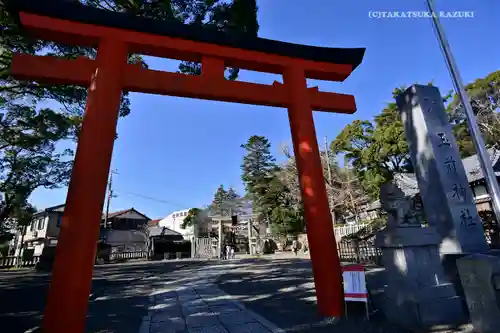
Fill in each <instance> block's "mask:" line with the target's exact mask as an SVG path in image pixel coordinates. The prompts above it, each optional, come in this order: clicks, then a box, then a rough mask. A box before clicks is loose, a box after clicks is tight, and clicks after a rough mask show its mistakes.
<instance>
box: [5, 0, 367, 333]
mask: <svg viewBox="0 0 500 333" xmlns="http://www.w3.org/2000/svg"><path fill="white" fill-rule="evenodd" d="M9 10H11V11H12V12H13V13H15V14H17V15H18V17H19V21H20V24H21V26H22V27H23V28H24V30H25V31H26V32H27V33H29V34H30V35H31V36H34V37H37V38H41V39H46V40H50V41H54V42H58V43H63V44H68V45H79V46H88V47H95V48H97V50H98V51H97V57H96V59H95V60H92V59H89V58H84V57H83V58H78V59H75V60H69V59H61V58H55V57H48V56H33V55H26V54H15V55H14V59H13V62H12V68H11V72H12V75H13V76H14V77H16V78H19V79H26V80H34V81H38V82H43V83H48V84H75V85H82V86H88V87H89V91H88V98H87V106H86V109H85V114H84V118H83V125H82V129H81V133H80V136H79V140H78V147H77V151H76V156H75V163H74V167H73V172H72V176H71V182H70V185H69V189H68V195H67V199H66V208H65V211H64V217H63V221H62V224H61V232H60V236H59V239H58V244H57V251H56V258H55V262H54V266H53V271H52V282H51V286H50V291H49V295H48V300H47V304H46V308H45V318H44V332H45V333H67V332H72V333H83V331H84V327H85V317H86V312H87V306H88V295H89V293H90V287H91V280H92V272H93V265H94V260H95V252H96V240H97V238H98V234H99V223H100V219H101V212H102V207H103V201H104V197H105V191H106V184H107V176H108V172H109V168H110V163H111V155H112V150H113V143H114V139H115V133H116V124H117V119H118V109H119V104H120V97H121V94H122V91H123V90H127V91H137V92H145V93H153V94H162V95H171V96H180V97H191V98H201V99H208V100H217V101H226V102H236V103H246V104H256V105H267V106H274V107H284V108H288V116H289V119H290V128H291V133H292V140H293V147H294V153H295V156H296V160H297V167H298V172H299V179H300V188H301V194H302V199H303V204H304V212H305V218H306V222H307V236H308V239H309V246H310V254H311V261H312V266H313V274H314V282H315V287H316V295H317V301H318V308H319V311H320V313H321V314H323V315H326V316H335V317H338V316H341V315H342V311H343V295H342V281H341V269H340V261H339V258H338V255H337V248H336V243H335V238H334V233H333V226H332V219H331V214H330V210H329V207H328V201H327V196H326V189H325V183H324V178H323V173H322V166H321V161H320V156H319V149H318V143H317V138H316V132H315V128H314V122H313V114H312V110H317V111H326V112H338V113H353V112H355V110H356V105H355V101H354V97H353V96H351V95H344V94H336V93H330V92H321V91H319V90H318V88H308V87H307V83H306V79H307V78H311V79H320V80H330V81H343V80H344V79H346V78H347V77H348V76H349V75H350V74H351V72H352V71H353V70H354V69H355V68H356V67H357V66H358V65H359V64H360V63H361V61H362V58H363V55H364V49H337V48H321V47H312V46H304V45H297V44H290V43H283V42H279V41H274V40H268V39H263V38H254V37H252V38H248V37H242V36H233V35H231V36H229V35H226V34H223V33H220V32H214V31H207V30H206V29H201V28H195V27H191V26H185V25H182V24H178V23H173V22H161V21H157V20H150V19H144V18H139V17H136V16H133V15H128V14H123V13H114V12H109V11H104V10H99V9H95V8H90V7H86V6H83V5H81V4H79V3H76V2H68V1H61V0H52V1H40V0H16V1H11V4H10V7H9ZM130 53H138V54H144V55H151V56H157V57H165V58H171V59H179V60H187V61H196V62H200V63H201V64H202V73H201V75H199V76H188V75H184V74H179V73H169V72H163V71H155V70H149V69H145V68H142V67H141V66H140V65H136V64H127V59H128V55H129V54H130ZM225 67H235V68H242V69H249V70H255V71H260V72H267V73H276V74H281V75H283V79H284V82H283V83H277V82H276V83H274V84H273V85H265V84H255V83H246V82H234V81H228V80H225V78H224V68H225ZM285 306H286V305H285Z"/></svg>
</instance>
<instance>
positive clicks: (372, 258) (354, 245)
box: [338, 240, 382, 266]
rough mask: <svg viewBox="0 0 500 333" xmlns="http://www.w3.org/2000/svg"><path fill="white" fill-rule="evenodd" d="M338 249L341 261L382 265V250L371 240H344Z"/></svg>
mask: <svg viewBox="0 0 500 333" xmlns="http://www.w3.org/2000/svg"><path fill="white" fill-rule="evenodd" d="M338 249H339V257H340V261H345V262H352V263H358V264H374V265H377V266H380V265H382V250H381V249H379V248H376V247H375V246H374V245H373V243H372V242H371V241H359V240H342V241H341V242H340V243H339V245H338Z"/></svg>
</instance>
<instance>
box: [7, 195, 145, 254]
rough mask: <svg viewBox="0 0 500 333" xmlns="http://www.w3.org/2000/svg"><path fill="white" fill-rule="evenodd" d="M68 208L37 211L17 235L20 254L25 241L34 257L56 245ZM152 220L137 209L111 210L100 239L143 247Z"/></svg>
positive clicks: (112, 244)
mask: <svg viewBox="0 0 500 333" xmlns="http://www.w3.org/2000/svg"><path fill="white" fill-rule="evenodd" d="M64 207H65V205H64V204H62V205H57V206H53V207H48V208H46V209H44V210H41V211H39V212H37V213H36V214H34V216H33V222H32V223H31V225H29V226H28V227H27V228H25V230H24V232H19V233H18V234H17V235H16V237H15V244H14V246H15V249H16V255H18V254H19V252H20V249H21V244H24V245H23V249H24V251H25V253H27V252H29V253H30V254H32V255H34V256H39V255H41V254H42V252H43V249H44V247H45V246H55V245H56V244H57V238H58V236H59V231H60V227H61V222H62V216H63V213H64ZM150 220H151V219H150V218H149V217H147V216H146V215H144V214H143V213H141V212H139V211H137V210H136V209H135V208H130V209H125V210H120V211H117V212H111V213H109V214H108V215H107V217H106V214H103V215H102V219H101V232H100V241H101V242H106V243H110V245H111V246H122V247H123V246H126V247H134V248H140V247H141V246H142V247H143V245H142V243H144V239H143V238H144V237H143V236H142V235H141V229H142V228H143V226H144V225H147V224H148V222H149V221H150ZM131 244H132V245H133V246H132V245H131Z"/></svg>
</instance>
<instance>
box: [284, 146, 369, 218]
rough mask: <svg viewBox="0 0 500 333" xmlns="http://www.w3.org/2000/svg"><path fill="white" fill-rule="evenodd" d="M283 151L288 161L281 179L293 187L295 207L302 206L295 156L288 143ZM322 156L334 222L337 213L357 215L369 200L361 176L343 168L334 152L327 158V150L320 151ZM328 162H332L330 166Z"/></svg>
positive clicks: (289, 187)
mask: <svg viewBox="0 0 500 333" xmlns="http://www.w3.org/2000/svg"><path fill="white" fill-rule="evenodd" d="M325 149H328V148H325ZM282 153H283V154H284V155H285V156H286V157H287V161H286V162H285V163H284V165H282V166H281V172H280V174H281V179H282V180H283V182H284V183H285V184H286V187H287V188H288V189H293V191H290V193H293V194H292V196H291V198H292V200H293V201H295V202H296V203H295V207H301V205H302V202H301V197H300V188H299V182H298V177H297V167H296V163H295V158H294V156H293V155H292V154H291V152H290V151H289V149H288V146H287V145H283V146H282ZM320 156H321V161H322V165H323V174H324V180H325V185H326V192H327V196H328V201H329V204H330V209H331V214H332V219H333V221H332V222H334V221H335V215H336V214H339V213H340V214H342V213H343V212H345V211H349V212H352V213H353V214H355V215H356V213H357V207H358V206H359V205H360V204H362V203H365V202H366V201H367V196H366V194H365V193H364V190H363V189H362V187H361V184H360V181H359V178H358V177H357V176H356V174H355V173H354V172H353V170H352V169H349V168H341V167H340V166H339V164H338V162H337V157H336V156H335V155H334V154H332V153H329V154H328V158H327V154H326V153H325V152H320ZM332 156H333V157H332ZM328 164H330V167H329V168H328ZM329 173H331V174H329Z"/></svg>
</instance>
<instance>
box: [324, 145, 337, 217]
mask: <svg viewBox="0 0 500 333" xmlns="http://www.w3.org/2000/svg"><path fill="white" fill-rule="evenodd" d="M329 150H330V149H329V148H328V138H327V137H326V136H325V156H326V166H327V168H328V169H327V170H328V182H329V183H330V187H333V180H332V168H331V166H330V154H328V151H329ZM326 194H327V196H328V200H329V201H330V212H331V214H332V223H333V226H334V227H335V209H334V207H335V206H334V202H333V196H332V195H328V188H327V193H326Z"/></svg>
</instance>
